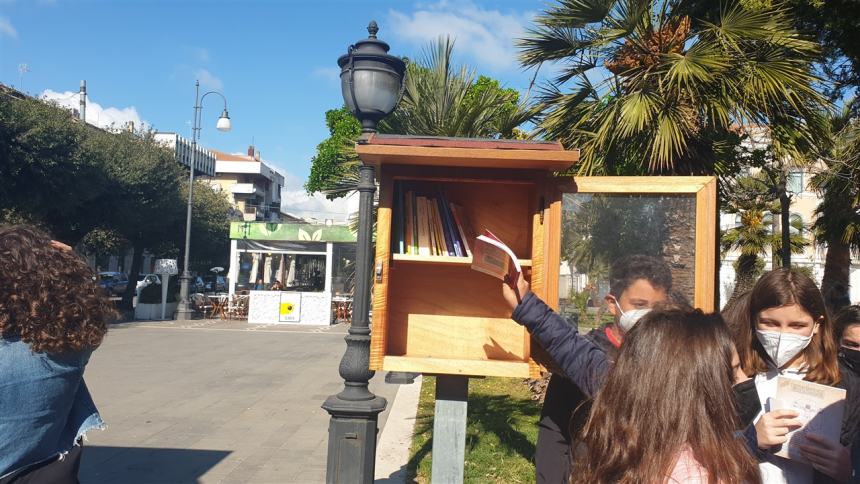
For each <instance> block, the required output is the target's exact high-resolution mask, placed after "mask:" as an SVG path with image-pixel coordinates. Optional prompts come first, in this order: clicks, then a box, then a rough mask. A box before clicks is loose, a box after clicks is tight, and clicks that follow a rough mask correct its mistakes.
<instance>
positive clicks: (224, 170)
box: [210, 146, 292, 222]
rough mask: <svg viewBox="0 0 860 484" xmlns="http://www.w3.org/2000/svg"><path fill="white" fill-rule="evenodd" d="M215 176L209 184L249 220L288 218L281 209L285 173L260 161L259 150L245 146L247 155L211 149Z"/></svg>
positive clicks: (279, 219) (275, 220) (271, 220)
mask: <svg viewBox="0 0 860 484" xmlns="http://www.w3.org/2000/svg"><path fill="white" fill-rule="evenodd" d="M212 153H213V154H214V156H215V176H214V178H212V180H211V181H210V183H211V184H212V186H213V187H214V188H215V189H216V190H220V191H221V192H222V193H224V194H225V196H226V197H227V199H228V200H229V201H230V203H231V204H233V207H234V208H235V209H236V210H237V211H238V212H241V214H242V219H243V220H244V221H246V222H248V221H250V222H252V221H266V222H279V221H290V220H285V219H292V218H291V217H286V216H285V215H284V214H283V213H282V212H281V188H283V186H284V176H283V175H281V174H280V173H278V172H277V171H276V170H275V169H274V168H272V166H271V165H269V164H268V163H266V162H265V161H263V160H262V159H261V157H260V153H259V151H257V150H256V149H255V148H254V147H253V146H249V147H248V154H247V155H236V154H229V153H224V152H221V151H217V150H213V151H212Z"/></svg>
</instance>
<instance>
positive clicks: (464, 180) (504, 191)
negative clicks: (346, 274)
mask: <svg viewBox="0 0 860 484" xmlns="http://www.w3.org/2000/svg"><path fill="white" fill-rule="evenodd" d="M356 151H357V153H358V155H359V157H360V158H361V160H362V161H363V162H364V163H367V164H370V165H374V166H375V167H376V168H377V180H378V182H379V210H378V216H377V228H376V257H375V262H374V279H373V280H374V289H373V317H372V332H371V346H370V368H371V369H373V370H385V371H408V372H417V373H428V374H449V375H463V376H505V377H521V378H525V377H529V376H531V377H537V376H539V374H540V365H539V364H538V363H537V362H536V361H535V356H536V355H535V354H534V352H533V350H532V344H531V338H530V337H529V334H528V332H527V331H526V330H525V328H523V327H521V326H519V325H518V324H517V323H515V322H514V321H512V320H511V319H510V309H509V307H508V305H507V304H506V303H505V301H504V299H503V298H502V294H501V284H502V283H501V281H499V280H498V279H495V278H492V277H490V276H487V275H485V274H482V273H479V272H477V271H474V270H472V269H471V258H467V257H450V256H417V255H411V254H397V253H392V237H393V235H392V217H393V210H392V208H393V206H394V186H395V182H397V181H403V182H404V183H409V184H411V185H412V186H419V187H422V188H424V187H426V189H428V190H436V189H437V188H438V189H441V190H444V194H445V196H446V197H447V199H448V200H449V201H450V202H452V203H456V204H457V205H459V206H462V207H463V209H464V211H465V216H466V218H468V219H469V221H470V223H471V225H472V226H473V227H474V228H475V230H476V231H477V232H478V233H482V232H483V231H484V230H485V229H489V230H490V231H492V232H493V233H494V234H495V235H497V236H498V237H499V238H500V239H501V240H502V241H503V242H505V243H506V244H507V245H508V246H509V247H511V249H513V251H514V252H515V254H516V255H517V256H518V259H519V260H520V262H521V264H522V265H523V266H524V272H525V273H526V274H527V279H529V280H530V282H531V288H532V291H533V292H535V294H537V295H538V296H540V297H541V298H542V299H544V300H545V301H547V303H548V304H550V305H552V306H553V307H556V305H557V304H558V274H559V258H560V253H559V235H558V234H559V233H560V232H561V227H560V223H561V193H563V191H564V190H566V189H570V188H569V185H570V184H571V182H572V181H573V180H572V179H571V177H566V178H554V177H553V174H554V173H555V172H559V171H564V170H567V169H568V168H570V167H571V166H572V165H574V164H575V163H576V162H577V161H578V159H579V151H578V150H574V151H567V150H564V149H563V148H562V146H561V145H560V144H558V143H549V142H532V141H508V140H476V139H451V138H434V137H412V136H395V135H373V136H371V137H370V138H369V139H368V140H366V142H364V143H361V144H358V145H357V146H356ZM638 178H639V179H640V182H641V181H645V180H648V179H651V180H652V181H653V180H654V179H653V178H651V177H638ZM693 178H694V177H690V178H689V181H690V188H688V189H686V190H687V191H688V192H690V193H694V194H695V193H698V192H700V191H703V190H704V192H703V193H704V195H703V197H704V198H703V199H707V200H710V199H711V198H713V199H714V203H715V193H716V192H715V189H714V185H713V183H712V181H713V180H712V179H710V178H707V179H706V178H701V177H699V178H696V179H695V180H693ZM604 181H608V180H606V179H604ZM586 184H587V183H586ZM609 185H611V183H610V184H609ZM657 185H660V183H657ZM597 186H598V188H604V187H602V186H600V185H599V184H598V185H597ZM706 186H707V187H708V189H707V190H705V189H704V187H706ZM565 187H567V188H565ZM647 188H648V187H643V191H649V190H648V189H647ZM651 188H654V187H651ZM660 190H668V189H667V188H666V185H665V183H664V184H663V186H660V187H657V188H654V191H660ZM672 190H678V188H677V187H676V188H673V189H671V190H669V191H670V192H671V191H672ZM609 191H611V190H609ZM712 192H713V193H712ZM697 200H698V199H697ZM706 205H707V207H705V206H704V205H702V210H704V211H707V210H711V209H714V215H715V213H716V212H715V205H713V204H711V203H710V202H709V203H707V204H706ZM699 222H701V223H702V224H703V225H702V227H704V224H707V223H710V224H711V226H712V227H711V229H706V228H702V227H699V226H698V224H699ZM715 226H716V221H715V219H714V218H713V217H702V218H701V220H700V217H697V230H699V231H700V232H701V233H700V234H698V236H700V237H701V238H702V242H705V241H706V239H707V238H708V237H710V238H711V242H715V240H716V237H715ZM705 245H708V244H705ZM710 245H711V249H712V250H711V253H713V243H711V244H710ZM698 247H699V245H698V240H697V249H698ZM706 252H707V251H701V253H700V252H697V254H696V255H697V257H698V256H700V255H701V256H702V258H703V261H704V259H705V258H707V257H708V254H707V253H706ZM711 259H714V258H713V257H711ZM713 262H714V260H711V261H710V263H708V262H707V261H704V262H703V265H702V266H701V267H699V266H698V265H697V267H696V272H697V275H698V274H699V272H701V277H702V279H704V278H705V277H706V274H708V271H710V272H709V273H710V277H713ZM708 266H709V267H708ZM705 286H707V285H705ZM710 288H711V289H710V290H711V292H713V291H712V288H713V281H711V283H710ZM703 290H704V291H708V290H709V289H708V288H707V287H704V289H703ZM697 291H698V284H697ZM706 299H708V297H705V298H704V299H702V300H699V297H698V295H697V296H696V303H697V304H698V305H700V307H707V306H708V304H707V303H708V301H706ZM710 305H711V306H712V305H713V294H711V296H710Z"/></svg>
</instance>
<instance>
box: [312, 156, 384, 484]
mask: <svg viewBox="0 0 860 484" xmlns="http://www.w3.org/2000/svg"><path fill="white" fill-rule="evenodd" d="M375 191H376V185H375V184H374V168H373V167H372V166H368V165H361V167H360V168H359V181H358V192H359V211H358V241H357V245H356V260H355V265H356V273H355V294H354V299H353V300H354V309H355V310H354V311H353V321H352V325H351V326H350V328H349V334H348V335H347V336H346V338H344V339H345V340H346V353H344V355H343V358H342V359H341V361H340V368H339V371H340V376H341V377H342V378H343V379H344V389H343V391H341V392H340V393H338V394H337V395H332V396H330V397H328V399H326V401H325V403H323V405H322V408H324V409H325V410H326V411H327V412H328V413H329V414H330V415H331V421H330V422H329V430H328V431H329V440H328V463H327V467H326V482H327V483H328V484H335V483H359V484H371V483H372V482H373V477H374V476H373V474H374V468H375V464H376V462H375V460H376V433H377V418H378V417H379V413H380V412H382V411H383V410H385V405H386V404H387V403H388V402H386V400H385V399H384V398H382V397H379V396H376V395H374V394H373V393H371V392H370V390H368V388H367V384H368V381H369V380H370V379H371V378H373V375H374V373H375V372H374V371H371V370H370V369H369V361H370V319H369V312H370V287H371V275H372V274H371V271H372V270H373V252H372V251H373V245H372V240H371V235H372V234H371V231H372V226H373V218H372V217H373V194H374V192H375Z"/></svg>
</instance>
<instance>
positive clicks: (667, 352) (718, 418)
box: [571, 308, 761, 484]
mask: <svg viewBox="0 0 860 484" xmlns="http://www.w3.org/2000/svg"><path fill="white" fill-rule="evenodd" d="M733 359H735V361H733ZM733 363H736V353H735V350H734V344H733V342H732V338H731V334H730V332H729V330H728V329H727V328H726V326H725V324H724V323H723V321H722V319H721V318H720V317H719V316H718V315H705V314H703V313H702V312H701V311H699V310H687V309H670V308H665V309H657V310H654V311H651V312H650V313H648V314H646V315H645V316H643V317H642V319H640V320H639V323H638V324H637V325H636V326H634V327H633V329H631V330H630V331H629V332H628V333H627V337H626V338H625V342H624V345H623V346H622V347H621V351H620V353H619V355H618V359H617V360H616V362H615V366H614V367H613V368H612V369H611V370H610V371H609V374H608V377H607V379H606V383H605V384H604V386H603V388H602V389H601V390H600V391H599V392H598V393H597V396H596V398H595V401H594V405H593V407H592V408H593V410H592V413H591V415H590V417H589V419H588V423H587V424H586V426H585V430H584V432H583V435H582V445H581V446H580V447H581V448H580V449H575V451H574V453H575V454H576V458H575V462H574V470H573V472H572V478H571V482H583V483H616V482H617V483H636V484H650V483H653V484H662V483H676V482H701V483H705V482H708V483H749V484H755V483H759V482H761V480H760V478H759V474H758V468H757V466H756V463H755V460H754V459H753V457H752V456H751V455H750V453H749V451H748V449H747V447H746V445H745V444H744V442H743V441H742V440H741V439H738V438H737V437H736V431H735V429H737V428H738V417H737V413H736V410H735V406H734V401H733V399H732V384H733V383H734V381H735V370H736V368H735V367H734V365H733Z"/></svg>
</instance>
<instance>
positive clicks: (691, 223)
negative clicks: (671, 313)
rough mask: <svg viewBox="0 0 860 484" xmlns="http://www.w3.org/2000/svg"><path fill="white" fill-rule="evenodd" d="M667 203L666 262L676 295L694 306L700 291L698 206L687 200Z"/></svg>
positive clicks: (664, 244)
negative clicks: (697, 263) (698, 274)
mask: <svg viewBox="0 0 860 484" xmlns="http://www.w3.org/2000/svg"><path fill="white" fill-rule="evenodd" d="M664 204H665V205H664V206H665V207H666V213H665V214H664V219H663V226H664V228H665V239H664V240H663V247H662V251H663V260H664V261H666V264H668V265H669V268H670V270H671V271H672V290H673V292H675V293H676V294H675V296H683V298H684V299H687V302H689V303H691V304H692V303H693V302H694V301H693V298H694V296H695V292H696V291H695V285H696V280H695V267H696V251H695V247H696V227H695V223H696V220H695V217H694V215H695V213H696V212H695V205H693V202H692V200H690V199H688V198H686V197H677V198H668V199H667V200H665V201H664Z"/></svg>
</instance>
